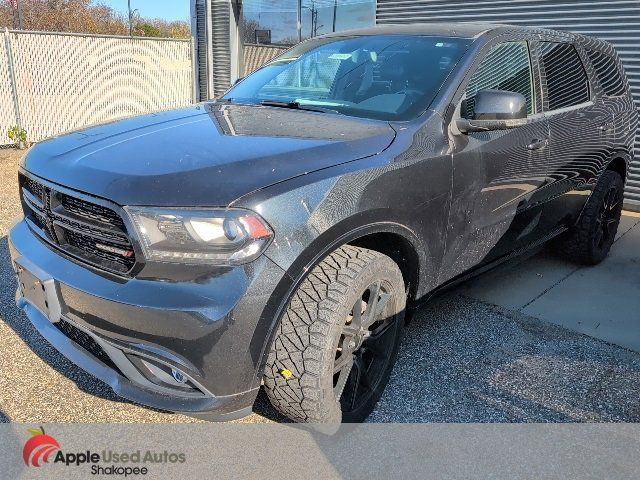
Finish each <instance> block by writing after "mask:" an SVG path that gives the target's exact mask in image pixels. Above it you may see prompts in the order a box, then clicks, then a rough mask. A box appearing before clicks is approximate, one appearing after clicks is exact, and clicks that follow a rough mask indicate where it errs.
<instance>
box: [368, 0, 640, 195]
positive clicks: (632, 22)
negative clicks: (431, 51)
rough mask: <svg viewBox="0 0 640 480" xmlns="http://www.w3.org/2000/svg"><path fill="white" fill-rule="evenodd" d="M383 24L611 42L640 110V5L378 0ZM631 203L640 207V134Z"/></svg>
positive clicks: (598, 0)
mask: <svg viewBox="0 0 640 480" xmlns="http://www.w3.org/2000/svg"><path fill="white" fill-rule="evenodd" d="M376 19H377V23H378V24H399V23H429V22H492V23H508V24H512V25H530V26H535V27H543V28H551V29H554V30H570V31H573V32H577V33H582V34H585V35H591V36H594V37H598V38H601V39H603V40H606V41H608V42H610V43H612V44H613V45H614V46H615V47H616V49H617V50H618V53H619V54H620V58H621V59H622V62H623V64H624V66H625V69H626V72H627V75H628V77H629V83H630V84H631V89H632V91H633V94H634V97H635V101H636V105H637V106H638V107H639V108H640V1H639V0H575V1H567V0H564V1H562V0H457V1H456V0H378V6H377V12H376ZM635 157H636V160H635V161H634V162H633V164H632V167H631V173H630V176H629V181H628V186H627V195H626V199H627V202H628V203H633V204H634V206H638V207H640V133H639V134H638V136H637V137H636V148H635Z"/></svg>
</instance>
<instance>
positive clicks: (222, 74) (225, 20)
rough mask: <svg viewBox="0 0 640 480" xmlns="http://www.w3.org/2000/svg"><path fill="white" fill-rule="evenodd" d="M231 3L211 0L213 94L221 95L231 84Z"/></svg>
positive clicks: (215, 95) (214, 95) (223, 0)
mask: <svg viewBox="0 0 640 480" xmlns="http://www.w3.org/2000/svg"><path fill="white" fill-rule="evenodd" d="M232 14H233V13H232V11H231V3H230V0H211V54H212V62H213V63H212V65H211V75H212V76H213V95H211V96H212V97H218V96H220V95H222V94H223V93H224V92H225V91H226V90H227V89H228V88H229V87H230V86H231V38H230V30H229V29H230V26H231V15H232Z"/></svg>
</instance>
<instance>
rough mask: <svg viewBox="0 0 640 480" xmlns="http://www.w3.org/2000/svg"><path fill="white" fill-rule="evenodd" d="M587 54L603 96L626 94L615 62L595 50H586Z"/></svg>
mask: <svg viewBox="0 0 640 480" xmlns="http://www.w3.org/2000/svg"><path fill="white" fill-rule="evenodd" d="M587 54H588V55H589V59H590V60H591V63H592V64H593V68H595V70H596V74H597V75H598V80H599V81H600V85H601V86H602V90H603V92H604V94H605V95H606V96H608V97H619V96H620V95H624V94H625V93H626V88H625V84H624V79H623V77H622V73H621V72H620V69H619V68H618V65H617V62H616V60H615V59H614V58H613V57H611V56H609V55H606V54H604V53H602V52H596V51H595V50H587Z"/></svg>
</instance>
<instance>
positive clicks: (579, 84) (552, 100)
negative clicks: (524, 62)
mask: <svg viewBox="0 0 640 480" xmlns="http://www.w3.org/2000/svg"><path fill="white" fill-rule="evenodd" d="M540 46H541V52H540V53H541V55H542V67H543V68H544V72H545V75H546V78H547V97H548V99H549V110H556V109H558V108H566V107H571V106H573V105H578V104H580V103H584V102H588V101H589V99H590V96H589V79H588V78H587V72H586V71H585V70H584V66H583V65H582V60H580V55H578V51H577V50H576V49H575V47H574V46H573V45H571V44H570V43H551V42H542V43H541V44H540Z"/></svg>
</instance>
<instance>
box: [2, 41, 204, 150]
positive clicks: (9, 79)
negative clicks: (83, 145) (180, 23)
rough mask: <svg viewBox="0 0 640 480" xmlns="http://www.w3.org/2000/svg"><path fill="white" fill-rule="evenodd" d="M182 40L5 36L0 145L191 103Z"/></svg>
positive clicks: (189, 67) (187, 49) (188, 45)
mask: <svg viewBox="0 0 640 480" xmlns="http://www.w3.org/2000/svg"><path fill="white" fill-rule="evenodd" d="M191 51H192V48H191V43H190V41H188V40H169V39H151V38H145V39H141V38H130V37H112V36H103V35H81V34H58V33H44V32H22V31H5V32H4V38H3V39H2V42H0V145H6V144H9V143H11V141H10V140H9V138H8V136H7V130H8V129H9V128H10V127H11V126H13V125H19V126H20V127H22V128H24V129H25V130H26V131H27V136H28V139H29V141H38V140H41V139H43V138H47V137H50V136H53V135H57V134H59V133H62V132H66V131H69V130H72V129H76V128H80V127H84V126H86V125H91V124H95V123H102V122H106V121H109V120H113V119H117V118H122V117H126V116H130V115H137V114H141V113H147V112H152V111H157V110H163V109H168V108H175V107H180V106H184V105H188V104H190V103H192V101H193V88H194V82H193V72H192V62H191Z"/></svg>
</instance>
